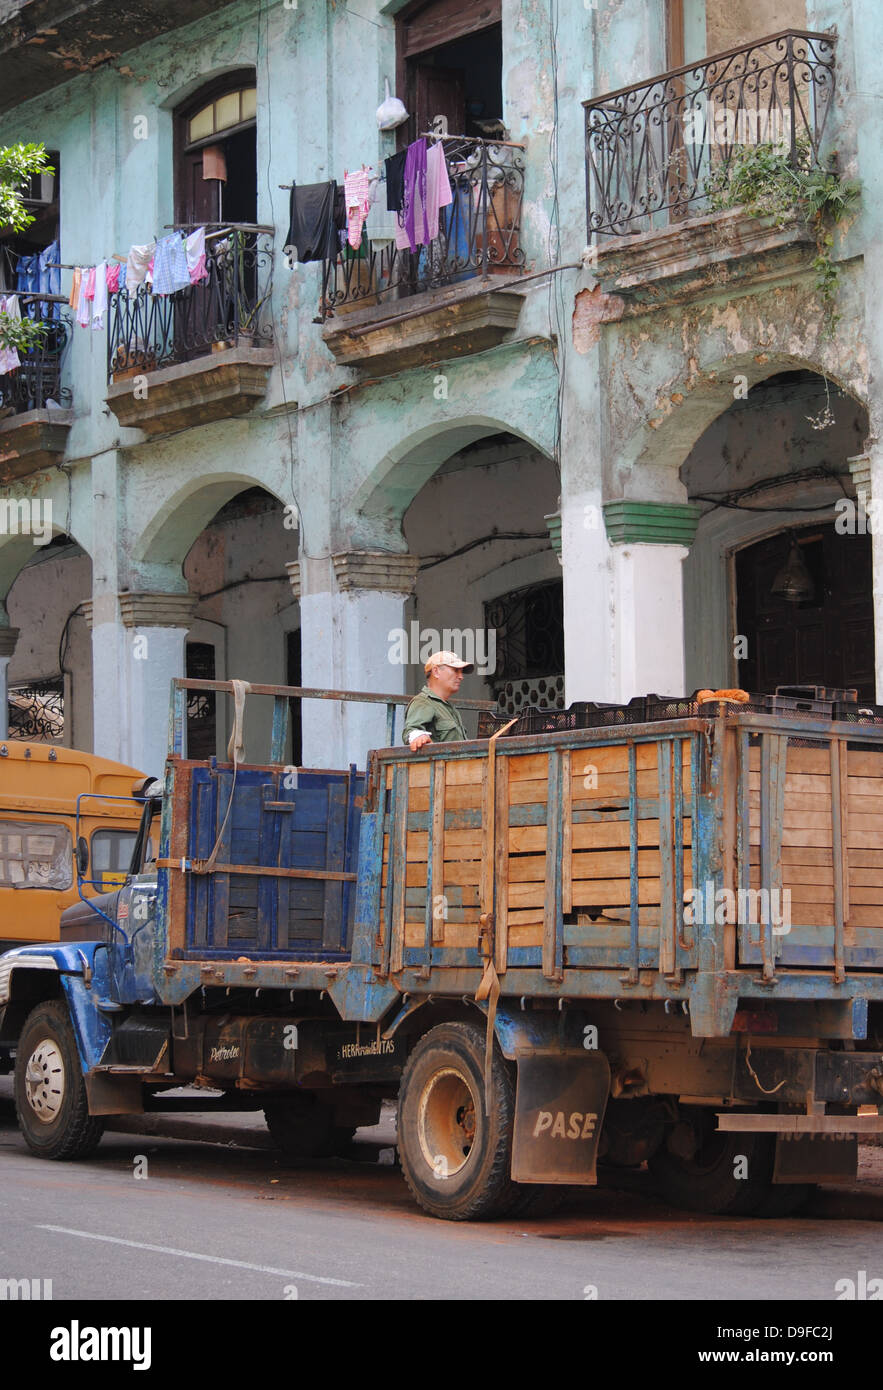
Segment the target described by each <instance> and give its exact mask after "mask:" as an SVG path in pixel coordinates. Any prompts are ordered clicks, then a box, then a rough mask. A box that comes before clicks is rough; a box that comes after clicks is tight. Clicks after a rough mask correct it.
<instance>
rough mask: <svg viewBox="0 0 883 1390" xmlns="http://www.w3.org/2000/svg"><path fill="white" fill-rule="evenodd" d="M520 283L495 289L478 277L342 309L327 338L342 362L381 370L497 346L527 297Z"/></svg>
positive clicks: (369, 370) (326, 330)
mask: <svg viewBox="0 0 883 1390" xmlns="http://www.w3.org/2000/svg"><path fill="white" fill-rule="evenodd" d="M515 284H517V281H516V282H514V283H513V282H512V281H511V280H510V281H508V282H507V283H506V285H505V286H501V287H500V288H496V287H495V286H494V285H493V281H491V280H480V279H475V280H469V281H466V282H465V283H464V284H461V285H452V286H450V287H449V288H447V289H440V290H428V291H426V293H424V294H416V295H414V296H413V297H411V298H409V299H396V300H387V301H386V302H385V303H383V304H377V305H372V306H371V308H368V309H362V310H359V311H355V312H349V313H341V312H340V310H338V311H337V316H336V317H335V318H333V319H332V320H331V321H330V323H329V324H328V325H327V326H326V327H325V329H324V330H323V333H322V340H323V342H324V343H325V345H326V347H328V349H329V350H330V351H331V352H332V353H333V354H334V357H335V359H336V360H337V361H338V362H339V363H340V365H341V366H343V367H360V368H362V369H363V370H364V371H367V372H370V373H372V374H381V375H382V374H385V373H388V372H396V371H401V370H402V369H403V368H405V367H419V366H425V365H426V364H427V363H429V362H437V361H438V360H439V359H440V358H445V357H461V356H468V355H469V354H470V353H473V352H481V351H483V350H484V349H485V348H489V347H496V346H497V344H498V343H501V342H503V341H504V339H505V338H507V337H508V335H509V334H510V333H512V331H513V330H514V328H515V326H516V324H517V322H518V315H519V313H520V311H521V304H522V300H523V299H524V295H523V294H520V293H518V292H517V291H516V289H515ZM478 286H480V287H481V288H478V289H477V287H478Z"/></svg>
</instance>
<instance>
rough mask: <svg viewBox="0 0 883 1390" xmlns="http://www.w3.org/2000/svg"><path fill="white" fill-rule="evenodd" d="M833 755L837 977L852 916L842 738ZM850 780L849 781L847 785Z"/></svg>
mask: <svg viewBox="0 0 883 1390" xmlns="http://www.w3.org/2000/svg"><path fill="white" fill-rule="evenodd" d="M829 752H830V758H831V855H832V859H833V864H834V979H835V981H836V983H837V984H842V983H843V981H844V980H845V979H846V952H845V934H846V933H845V927H846V919H847V917H848V916H849V850H848V847H847V824H846V821H847V815H848V806H849V788H848V783H847V779H846V772H847V757H848V754H847V750H846V745H845V744H844V743H843V742H842V740H841V739H839V738H832V739H831V742H830V745H829ZM844 784H846V785H844Z"/></svg>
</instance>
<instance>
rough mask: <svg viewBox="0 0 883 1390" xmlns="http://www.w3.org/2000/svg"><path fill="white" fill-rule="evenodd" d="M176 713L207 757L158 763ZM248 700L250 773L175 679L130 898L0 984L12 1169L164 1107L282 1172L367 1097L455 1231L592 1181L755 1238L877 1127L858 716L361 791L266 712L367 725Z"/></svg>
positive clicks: (357, 1117)
mask: <svg viewBox="0 0 883 1390" xmlns="http://www.w3.org/2000/svg"><path fill="white" fill-rule="evenodd" d="M193 690H213V691H215V692H219V693H220V692H224V693H226V694H227V695H233V696H234V699H235V705H236V716H235V719H234V733H233V738H232V739H231V751H230V752H229V753H228V756H229V757H230V761H228V762H220V761H218V760H216V759H214V758H212V759H208V760H193V759H189V758H188V757H187V756H186V743H185V739H186V703H185V702H186V699H187V695H188V692H189V691H193ZM248 690H249V692H250V693H249V695H248V698H249V699H251V698H255V697H257V696H259V695H269V696H270V697H272V698H273V699H274V701H275V706H274V724H273V738H272V748H271V755H270V759H269V762H268V763H267V764H265V765H256V764H254V763H249V762H246V761H245V759H244V756H243V754H242V750H241V715H242V708H243V703H244V696H245V693H246V687H245V686H244V685H243V684H242V683H236V682H226V683H225V682H204V681H202V682H201V681H192V680H190V681H177V682H175V683H174V688H173V692H172V719H171V749H170V756H169V759H168V762H167V767H166V773H165V783H164V789H163V793H162V796H161V797H159V796H154V797H153V798H151V799H149V800H148V803H147V805H146V806H145V810H144V822H143V825H142V833H141V836H140V839H139V846H140V849H139V853H140V855H141V857H140V859H139V861H138V862H137V863H135V864H134V865H133V868H134V869H135V870H136V871H135V872H133V873H131V874H130V876H129V878H128V879H127V881H126V883H125V885H124V886H123V887H121V888H120V889H118V890H117V891H116V892H115V893H114V894H111V895H107V896H106V897H104V898H99V899H93V900H90V908H89V912H88V913H84V912H82V911H80V912H77V911H76V910H70V911H69V912H68V913H67V914H66V915H65V920H63V921H62V932H61V935H62V939H61V941H60V942H59V943H58V944H52V945H41V946H33V947H24V948H21V949H18V950H14V951H11V952H8V953H6V954H5V955H4V956H2V957H0V1044H2V1045H4V1046H5V1047H6V1048H9V1049H11V1050H12V1052H13V1053H14V1055H15V1094H16V1107H17V1113H18V1118H19V1123H20V1126H21V1129H22V1132H23V1134H24V1137H25V1139H26V1141H27V1144H28V1146H29V1147H30V1149H31V1150H32V1151H33V1152H34V1153H35V1154H37V1155H40V1156H43V1157H45V1158H54V1159H73V1158H77V1157H81V1156H84V1155H86V1154H89V1153H91V1152H92V1151H93V1150H94V1149H95V1147H96V1145H97V1144H98V1143H99V1140H100V1137H101V1132H102V1128H103V1125H104V1123H105V1121H106V1119H107V1117H109V1116H114V1115H125V1114H132V1113H140V1112H142V1111H146V1110H151V1111H156V1110H163V1109H181V1108H182V1107H183V1106H184V1105H186V1106H187V1108H191V1109H228V1110H235V1109H256V1108H257V1109H262V1110H263V1111H264V1113H265V1115H266V1118H267V1122H268V1126H269V1129H270V1132H271V1134H272V1136H273V1137H274V1138H275V1139H276V1141H277V1142H278V1144H279V1145H280V1146H281V1148H282V1149H283V1151H285V1152H286V1153H287V1154H288V1155H290V1156H291V1157H293V1158H298V1159H302V1158H307V1157H310V1156H313V1155H327V1154H333V1153H335V1152H339V1151H340V1150H341V1147H342V1146H344V1145H345V1144H346V1143H347V1141H348V1140H349V1139H350V1138H351V1136H352V1134H353V1132H354V1130H355V1129H356V1128H358V1127H359V1126H363V1125H370V1124H372V1123H374V1122H375V1121H376V1120H377V1118H378V1116H379V1112H380V1106H381V1104H382V1102H383V1101H384V1100H387V1099H397V1104H398V1148H399V1156H400V1161H401V1166H402V1171H403V1175H404V1177H405V1179H406V1181H407V1183H408V1186H409V1187H410V1189H411V1192H412V1193H413V1195H414V1197H415V1199H416V1201H417V1202H418V1203H419V1204H420V1205H421V1207H423V1209H424V1210H425V1211H427V1212H428V1213H430V1214H432V1215H434V1216H437V1217H442V1218H447V1219H451V1220H459V1219H475V1218H481V1217H489V1216H494V1215H497V1214H503V1213H507V1212H513V1211H526V1210H529V1209H530V1207H531V1205H532V1204H533V1205H537V1204H538V1199H542V1200H546V1199H547V1198H549V1197H550V1196H552V1197H554V1195H555V1194H556V1193H560V1192H561V1191H562V1190H563V1189H566V1188H568V1187H573V1186H579V1185H585V1184H593V1183H595V1182H596V1180H597V1166H598V1164H599V1163H602V1164H609V1165H616V1166H623V1167H629V1166H631V1167H637V1166H639V1165H641V1164H643V1163H644V1162H645V1161H646V1162H647V1163H648V1164H649V1166H650V1167H651V1169H652V1170H653V1172H654V1174H655V1176H656V1180H657V1182H658V1184H659V1185H660V1186H661V1188H662V1191H663V1193H664V1194H665V1195H666V1196H667V1197H668V1198H669V1199H670V1200H671V1201H673V1202H675V1203H678V1204H680V1205H682V1206H685V1207H688V1208H692V1209H695V1210H701V1211H707V1212H727V1213H740V1214H758V1215H783V1214H786V1213H788V1212H790V1211H793V1210H796V1209H797V1207H798V1206H799V1204H800V1203H801V1202H802V1201H804V1200H805V1199H806V1197H807V1195H808V1193H809V1191H810V1190H811V1187H812V1185H813V1184H814V1183H817V1182H820V1181H833V1180H836V1179H837V1178H839V1177H841V1176H844V1175H847V1174H850V1173H853V1172H854V1171H855V1166H856V1160H857V1140H858V1137H859V1136H860V1135H861V1134H863V1133H879V1132H880V1130H881V1128H883V1117H881V1110H880V1107H881V1104H883V721H881V719H880V712H879V710H871V711H861V710H859V709H858V708H857V707H856V708H855V709H852V708H849V707H846V708H844V707H841V706H839V705H838V706H836V707H833V708H830V709H828V708H824V707H815V706H814V705H813V702H808V706H809V707H808V708H801V707H800V705H799V702H794V703H793V705H791V706H788V705H787V704H782V703H781V702H778V703H777V702H770V701H767V702H766V703H764V701H763V700H761V699H758V700H756V701H755V700H752V702H750V703H748V704H741V705H735V704H732V703H728V702H726V701H724V700H713V701H709V702H707V703H705V704H702V705H698V704H697V703H696V702H695V700H684V701H680V702H668V703H666V704H663V703H661V702H658V703H655V704H654V703H653V702H654V699H655V697H648V700H647V701H646V702H645V703H644V706H643V714H642V717H641V718H640V719H639V720H638V721H637V722H636V721H635V716H634V710H633V708H632V707H631V706H624V707H610V709H609V710H606V709H605V710H602V711H601V714H600V716H599V718H598V719H597V720H596V721H595V722H594V725H593V726H592V727H567V726H568V723H573V724H574V725H579V724H580V722H581V721H579V720H571V721H569V720H568V718H567V716H561V717H558V718H557V719H553V720H548V721H546V722H547V723H549V724H550V725H552V726H554V727H552V728H551V730H550V731H547V730H546V729H544V728H543V727H542V725H543V722H544V721H543V720H542V719H539V720H535V721H534V722H535V724H537V725H538V726H539V727H535V728H534V729H533V730H532V731H529V732H527V733H519V732H518V731H517V730H516V731H515V734H514V736H513V734H512V731H509V733H508V734H507V735H506V736H502V737H500V736H494V737H491V738H489V739H477V740H470V741H467V742H462V743H448V744H436V745H428V746H427V747H426V748H425V749H422V750H420V752H418V753H411V752H409V751H408V750H407V749H405V748H403V747H401V746H399V747H388V748H384V749H379V750H376V751H375V752H373V753H371V754H370V756H369V759H368V766H367V770H366V772H364V773H362V772H360V771H358V770H357V769H356V768H355V767H352V768H350V769H348V770H345V771H322V770H310V769H303V768H298V769H294V768H291V767H287V766H285V764H284V758H283V749H284V747H285V736H286V721H287V714H288V708H289V702H290V700H291V699H292V698H312V697H316V698H332V697H333V698H338V699H341V698H352V699H364V698H373V699H386V698H387V697H377V696H374V697H363V696H359V695H354V696H349V697H347V696H341V695H340V694H338V693H336V692H318V691H305V690H300V689H290V688H286V687H269V686H254V687H248ZM392 704H394V697H390V706H392ZM832 714H833V715H834V716H835V717H832ZM582 722H583V723H585V721H582ZM589 722H590V723H591V721H589ZM393 724H394V720H393V719H390V721H389V723H388V729H389V733H388V737H389V741H390V743H392V741H393V737H392V728H393ZM500 732H501V733H502V732H503V731H502V730H501V731H500ZM157 826H158V833H157ZM157 840H158V845H157V844H156V842H157ZM151 845H154V846H156V847H155V848H151ZM79 867H80V872H81V873H82V874H83V875H85V874H86V873H87V872H88V868H87V863H86V861H85V858H84V860H83V862H82V863H81V864H80V866H79ZM182 1086H190V1087H195V1088H197V1089H196V1090H195V1091H194V1090H192V1091H191V1092H190V1097H191V1098H189V1099H182V1098H181V1097H180V1096H171V1095H170V1094H169V1093H170V1092H171V1091H173V1090H175V1089H176V1088H181V1087H182ZM200 1089H204V1090H211V1091H213V1092H214V1093H215V1094H214V1095H213V1096H208V1095H206V1096H205V1098H204V1100H203V1101H202V1103H200V1098H199V1090H200ZM219 1091H220V1092H221V1093H222V1094H221V1096H220V1097H218V1095H217V1092H219Z"/></svg>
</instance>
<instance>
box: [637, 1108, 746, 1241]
mask: <svg viewBox="0 0 883 1390" xmlns="http://www.w3.org/2000/svg"><path fill="white" fill-rule="evenodd" d="M680 1116H681V1118H680V1120H679V1122H678V1124H677V1125H675V1127H674V1129H673V1130H670V1131H669V1133H668V1135H667V1136H666V1141H665V1143H664V1144H663V1145H662V1147H661V1148H659V1149H657V1151H656V1153H655V1154H653V1155H652V1157H651V1158H650V1159H649V1160H648V1167H649V1169H650V1171H651V1173H652V1174H653V1176H654V1178H655V1179H656V1182H657V1184H658V1186H659V1189H660V1191H661V1193H662V1195H663V1196H664V1197H665V1198H666V1199H667V1200H668V1201H669V1202H671V1203H672V1204H673V1205H674V1206H677V1207H683V1208H684V1209H685V1210H686V1211H701V1212H706V1213H708V1214H709V1215H717V1216H724V1215H726V1216H746V1215H748V1214H749V1213H751V1212H754V1211H755V1210H756V1209H757V1208H758V1207H759V1206H760V1204H761V1202H762V1201H763V1200H764V1198H765V1197H766V1196H767V1194H768V1192H769V1190H770V1185H771V1183H770V1180H771V1178H772V1172H773V1154H774V1146H773V1144H772V1143H771V1142H770V1136H769V1135H768V1134H752V1133H750V1132H746V1133H727V1132H724V1133H721V1132H720V1131H719V1130H716V1129H715V1128H714V1124H715V1117H714V1115H713V1113H711V1112H709V1111H708V1110H706V1109H705V1107H704V1106H689V1107H688V1106H684V1107H682V1109H681V1111H680Z"/></svg>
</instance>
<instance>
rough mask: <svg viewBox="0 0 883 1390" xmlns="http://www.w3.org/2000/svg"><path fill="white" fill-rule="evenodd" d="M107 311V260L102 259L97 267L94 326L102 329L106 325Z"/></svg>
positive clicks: (93, 312) (93, 302)
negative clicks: (105, 316)
mask: <svg viewBox="0 0 883 1390" xmlns="http://www.w3.org/2000/svg"><path fill="white" fill-rule="evenodd" d="M106 313H107V261H102V262H101V264H100V265H97V266H96V267H95V283H94V293H93V297H92V327H93V329H101V328H103V327H104V315H105V314H106Z"/></svg>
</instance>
